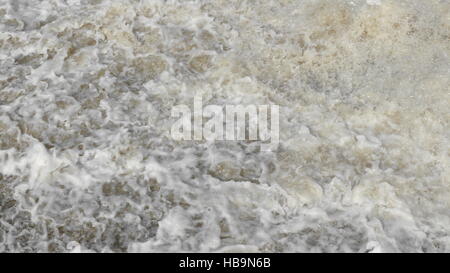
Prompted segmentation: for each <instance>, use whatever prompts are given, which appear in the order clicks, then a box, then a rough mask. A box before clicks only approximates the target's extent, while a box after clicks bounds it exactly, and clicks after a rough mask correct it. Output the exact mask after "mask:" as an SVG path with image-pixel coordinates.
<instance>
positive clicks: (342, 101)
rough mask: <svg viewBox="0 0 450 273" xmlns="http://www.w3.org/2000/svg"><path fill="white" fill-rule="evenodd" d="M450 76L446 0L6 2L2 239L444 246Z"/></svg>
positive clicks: (449, 213) (156, 244)
mask: <svg viewBox="0 0 450 273" xmlns="http://www.w3.org/2000/svg"><path fill="white" fill-rule="evenodd" d="M449 86H450V2H449V1H447V0H427V1H421V0H367V1H366V0H353V1H350V0H295V1H294V0H211V1H207V0H201V1H200V0H199V1H193V0H192V1H182V0H179V1H176V0H167V1H164V0H151V1H150V0H141V1H138V0H127V1H125V0H123V1H110V0H43V1H37V0H0V252H47V251H50V252H71V251H82V252H88V251H95V252H110V251H115V252H123V251H129V252H161V251H163V252H164V251H194V252H198V251H202V252H214V251H217V252H239V251H245V252H450V180H449V177H450V159H449V155H450V145H449V137H450V130H449V129H450V128H449V121H450V111H449V109H450V88H449ZM195 94H200V95H201V96H202V99H203V103H204V104H205V105H206V104H214V105H228V104H231V105H233V104H241V105H248V104H252V105H279V107H280V114H279V119H280V120H279V122H280V126H279V135H280V141H279V146H278V149H275V150H273V151H270V152H265V151H261V149H260V147H261V142H260V141H215V142H206V141H175V140H173V139H172V138H171V135H170V128H171V125H172V123H173V121H174V120H173V118H172V117H171V109H172V108H173V107H174V106H175V105H180V104H186V105H192V103H193V99H194V96H195Z"/></svg>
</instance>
